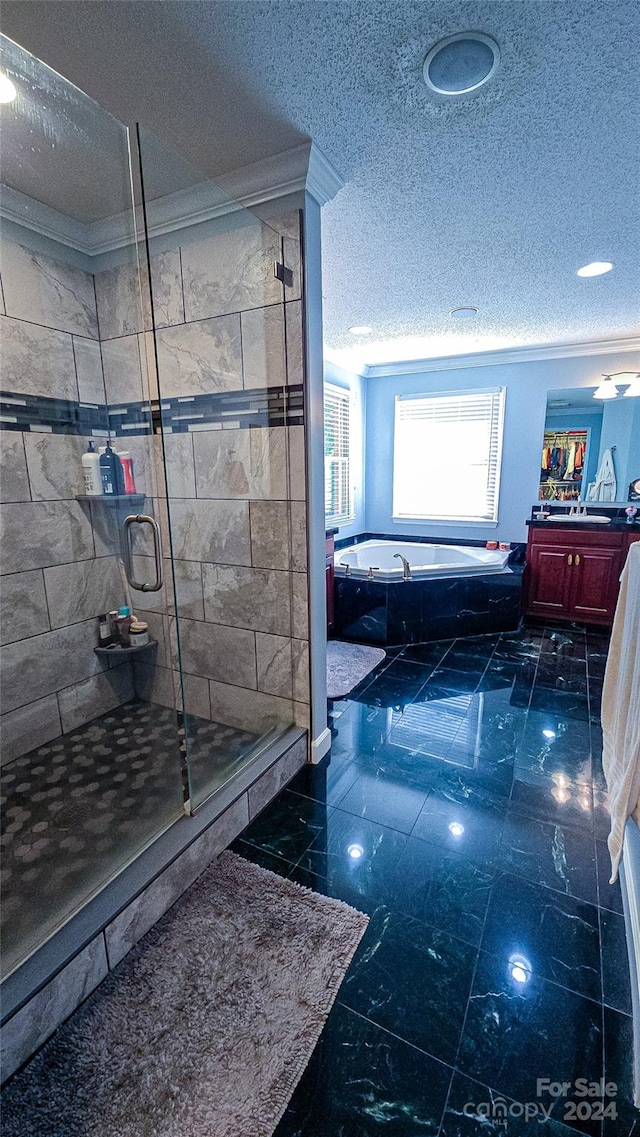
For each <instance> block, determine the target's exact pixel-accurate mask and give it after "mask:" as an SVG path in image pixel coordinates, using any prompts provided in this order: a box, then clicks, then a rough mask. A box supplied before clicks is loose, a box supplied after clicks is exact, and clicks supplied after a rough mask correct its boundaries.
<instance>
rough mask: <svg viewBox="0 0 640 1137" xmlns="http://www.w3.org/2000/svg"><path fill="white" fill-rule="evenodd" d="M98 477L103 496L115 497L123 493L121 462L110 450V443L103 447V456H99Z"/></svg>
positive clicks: (112, 450)
mask: <svg viewBox="0 0 640 1137" xmlns="http://www.w3.org/2000/svg"><path fill="white" fill-rule="evenodd" d="M100 476H101V478H102V492H103V493H104V494H105V495H107V496H109V497H115V496H116V495H120V494H123V493H124V472H123V469H122V462H121V461H120V458H119V455H118V454H116V452H115V450H114V449H113V448H112V446H111V442H110V441H109V442H108V443H107V445H106V447H105V451H104V454H102V455H101V456H100Z"/></svg>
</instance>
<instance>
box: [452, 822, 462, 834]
mask: <svg viewBox="0 0 640 1137" xmlns="http://www.w3.org/2000/svg"><path fill="white" fill-rule="evenodd" d="M449 832H450V834H451V836H452V837H462V834H463V833H464V825H461V824H460V822H459V821H452V822H451V824H450V826H449Z"/></svg>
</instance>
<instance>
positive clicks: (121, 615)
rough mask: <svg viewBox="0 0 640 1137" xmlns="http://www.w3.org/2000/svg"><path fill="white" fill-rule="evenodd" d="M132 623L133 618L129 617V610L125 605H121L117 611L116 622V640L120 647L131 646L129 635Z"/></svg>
mask: <svg viewBox="0 0 640 1137" xmlns="http://www.w3.org/2000/svg"><path fill="white" fill-rule="evenodd" d="M132 623H133V616H132V615H131V609H130V608H129V607H128V606H127V605H126V604H123V605H122V607H121V608H120V609H119V610H118V620H117V626H118V639H119V641H120V645H121V646H122V647H130V646H131V644H130V639H129V634H130V629H131V625H132Z"/></svg>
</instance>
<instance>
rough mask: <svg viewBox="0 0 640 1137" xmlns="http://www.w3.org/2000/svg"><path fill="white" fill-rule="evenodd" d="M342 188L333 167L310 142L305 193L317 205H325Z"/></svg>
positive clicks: (342, 183) (338, 176)
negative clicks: (313, 199)
mask: <svg viewBox="0 0 640 1137" xmlns="http://www.w3.org/2000/svg"><path fill="white" fill-rule="evenodd" d="M343 186H344V181H343V179H342V178H341V177H340V174H339V173H338V171H337V170H336V168H335V166H332V165H331V162H330V161H329V159H328V158H325V156H324V154H323V153H322V151H321V150H318V147H317V146H316V144H315V142H312V143H311V150H310V153H309V165H308V169H307V183H306V190H307V193H309V194H311V196H312V197H313V198H315V200H316V201H317V202H318V204H319V205H326V203H327V202H328V201H331V200H332V198H334V197H335V196H336V194H337V193H339V192H340V190H341V189H342V187H343Z"/></svg>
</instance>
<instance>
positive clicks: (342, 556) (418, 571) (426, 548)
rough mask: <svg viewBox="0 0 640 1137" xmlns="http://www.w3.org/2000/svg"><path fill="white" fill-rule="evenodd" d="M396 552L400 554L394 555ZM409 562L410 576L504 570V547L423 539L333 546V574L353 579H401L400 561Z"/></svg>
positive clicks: (506, 555) (421, 577)
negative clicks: (489, 547) (440, 543)
mask: <svg viewBox="0 0 640 1137" xmlns="http://www.w3.org/2000/svg"><path fill="white" fill-rule="evenodd" d="M397 554H400V556H398V555H397ZM401 556H402V557H405V558H406V560H407V561H408V562H409V566H410V570H411V579H412V580H439V579H441V578H443V577H452V576H454V577H455V576H461V577H462V576H464V577H466V576H469V575H471V574H475V573H482V574H483V575H486V574H487V573H496V572H504V570H505V568H506V566H507V561H508V559H509V553H508V552H507V551H500V550H498V549H496V550H489V549H482V548H475V547H474V546H472V545H437V544H431V543H430V542H427V541H425V542H423V541H412V542H402V541H362V542H361V543H360V544H359V545H350V546H349V547H348V548H346V549H338V550H336V553H335V557H334V566H335V574H336V576H338V577H340V576H347V577H351V578H353V579H355V580H379V581H383V582H385V583H391V582H393V581H402V580H403V579H404V575H403V569H404V566H403V562H402V560H401V559H400V557H401Z"/></svg>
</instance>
